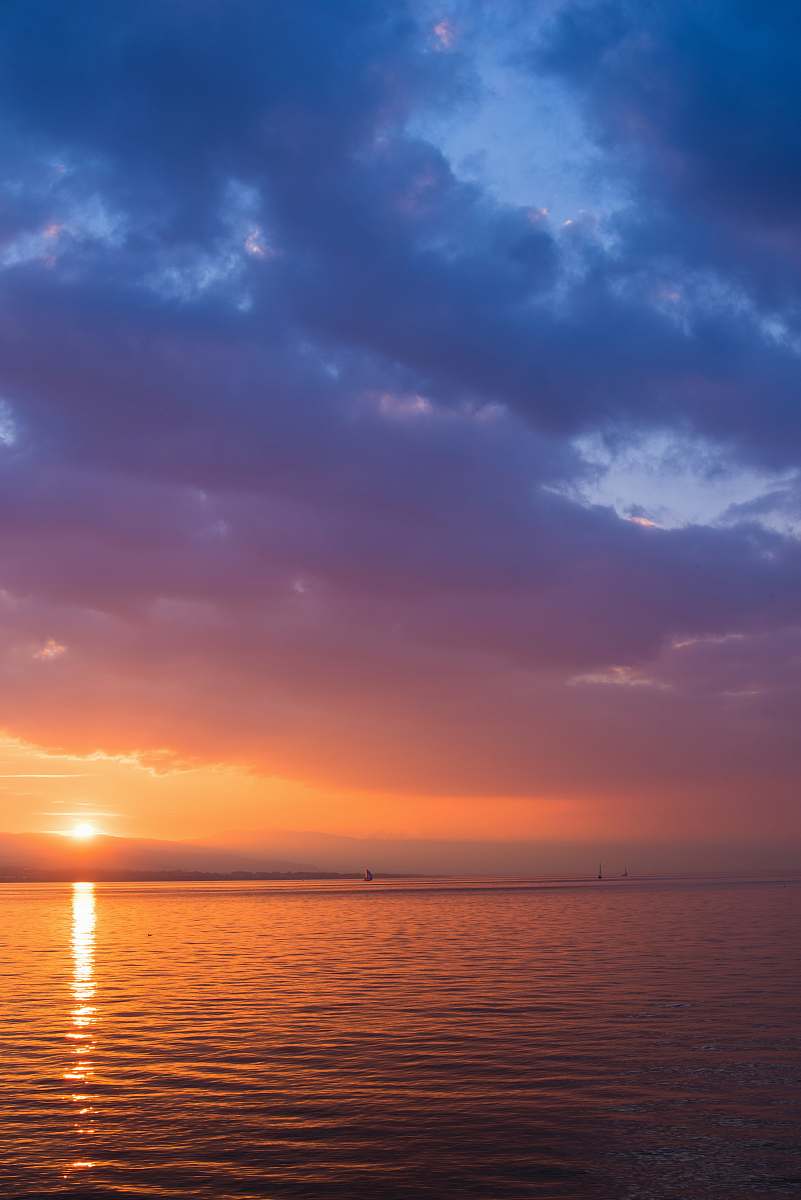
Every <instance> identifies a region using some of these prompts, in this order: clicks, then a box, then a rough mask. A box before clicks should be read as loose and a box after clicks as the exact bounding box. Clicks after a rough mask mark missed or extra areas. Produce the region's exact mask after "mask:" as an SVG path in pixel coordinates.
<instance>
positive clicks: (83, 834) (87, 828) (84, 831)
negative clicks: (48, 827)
mask: <svg viewBox="0 0 801 1200" xmlns="http://www.w3.org/2000/svg"><path fill="white" fill-rule="evenodd" d="M96 834H97V830H96V829H95V827H94V825H93V824H92V822H91V821H76V823H75V824H74V825H73V827H72V829H71V830H70V831H69V836H70V837H72V838H75V839H76V840H77V841H79V842H86V841H88V840H89V839H90V838H93V837H95V835H96Z"/></svg>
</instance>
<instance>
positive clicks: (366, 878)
mask: <svg viewBox="0 0 801 1200" xmlns="http://www.w3.org/2000/svg"><path fill="white" fill-rule="evenodd" d="M372 880H373V872H372V871H371V870H370V868H369V867H365V868H364V882H365V883H372Z"/></svg>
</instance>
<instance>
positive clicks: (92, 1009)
mask: <svg viewBox="0 0 801 1200" xmlns="http://www.w3.org/2000/svg"><path fill="white" fill-rule="evenodd" d="M96 920H97V918H96V913H95V885H94V884H93V883H75V884H73V888H72V934H71V949H72V979H71V981H70V990H71V992H72V999H73V1006H72V1010H71V1013H70V1027H69V1029H68V1030H67V1033H66V1035H65V1036H66V1039H67V1041H68V1043H69V1046H70V1065H69V1069H68V1070H67V1071H65V1072H64V1078H65V1079H66V1080H68V1081H69V1082H70V1083H71V1084H72V1085H73V1087H74V1088H75V1090H74V1091H73V1092H72V1093H71V1096H70V1100H71V1102H72V1104H73V1105H74V1106H75V1107H74V1109H73V1112H74V1115H75V1118H76V1119H75V1133H76V1135H77V1136H78V1139H81V1138H83V1137H86V1136H87V1135H88V1134H93V1133H94V1132H95V1128H94V1125H93V1120H92V1119H93V1117H94V1114H95V1107H94V1104H93V1101H94V1096H93V1095H92V1094H91V1092H90V1091H89V1090H88V1089H90V1088H91V1086H92V1082H93V1079H94V1063H93V1058H92V1055H93V1053H94V1050H95V1025H96V1023H97V1008H96V1005H95V1003H94V1001H95V993H96V991H97V982H96V980H95V925H96ZM84 1148H85V1146H84V1144H83V1143H82V1142H81V1141H80V1140H78V1142H77V1144H76V1149H77V1150H79V1151H81V1152H82V1151H83V1150H84ZM94 1165H95V1164H94V1162H92V1161H91V1160H90V1159H89V1158H88V1157H85V1156H84V1154H83V1153H81V1155H80V1157H76V1158H75V1159H73V1160H72V1162H70V1163H69V1164H68V1168H67V1169H68V1170H86V1169H87V1168H89V1167H93V1166H94Z"/></svg>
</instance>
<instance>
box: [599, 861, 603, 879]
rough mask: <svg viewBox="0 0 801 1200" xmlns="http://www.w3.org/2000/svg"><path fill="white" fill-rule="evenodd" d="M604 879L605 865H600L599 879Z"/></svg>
mask: <svg viewBox="0 0 801 1200" xmlns="http://www.w3.org/2000/svg"><path fill="white" fill-rule="evenodd" d="M603 877H604V865H603V863H598V878H599V879H603Z"/></svg>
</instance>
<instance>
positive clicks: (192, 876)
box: [0, 868, 425, 884]
mask: <svg viewBox="0 0 801 1200" xmlns="http://www.w3.org/2000/svg"><path fill="white" fill-rule="evenodd" d="M87 873H90V874H91V876H92V878H91V881H90V882H92V883H238V882H239V883H249V882H253V883H257V882H263V881H270V880H272V881H279V882H280V881H281V880H286V881H287V882H300V883H302V882H312V881H314V880H323V881H325V880H334V881H336V880H345V879H361V878H362V875H361V874H360V873H356V872H350V873H347V874H342V873H340V872H337V871H136V870H118V871H114V870H102V869H99V868H92V869H91V872H86V871H84V872H83V873H82V874H81V875H80V876H78V875H77V874H76V871H75V869H74V868H73V869H72V870H69V871H67V870H64V871H57V870H54V871H15V872H13V873H8V874H6V873H4V872H0V884H3V883H81V882H84V881H85V877H86V874H87ZM380 878H381V879H422V878H425V876H421V875H408V874H405V873H404V874H389V873H386V874H382V875H381V876H380Z"/></svg>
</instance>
